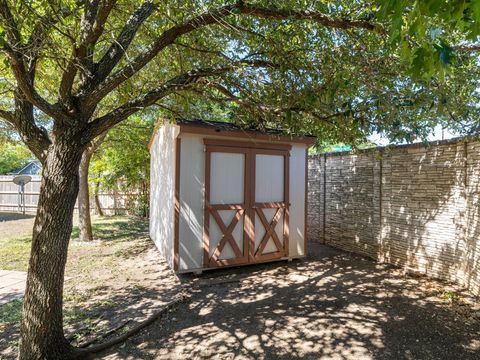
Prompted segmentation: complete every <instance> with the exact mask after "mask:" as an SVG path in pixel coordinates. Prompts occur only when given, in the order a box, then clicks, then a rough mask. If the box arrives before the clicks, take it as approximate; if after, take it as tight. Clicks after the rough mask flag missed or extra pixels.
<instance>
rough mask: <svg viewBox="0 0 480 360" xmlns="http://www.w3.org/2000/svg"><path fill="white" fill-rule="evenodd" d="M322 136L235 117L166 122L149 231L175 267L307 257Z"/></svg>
mask: <svg viewBox="0 0 480 360" xmlns="http://www.w3.org/2000/svg"><path fill="white" fill-rule="evenodd" d="M314 141H315V138H313V137H310V136H291V135H286V134H285V133H282V132H279V131H275V130H269V131H264V132H260V131H254V130H245V129H242V128H240V127H238V126H235V125H233V124H230V123H222V122H206V121H200V120H189V121H187V120H182V121H178V122H177V123H176V124H169V123H159V125H158V126H157V128H156V129H155V131H154V134H153V136H152V140H151V141H150V154H151V180H150V181H151V182H150V184H151V185H150V236H151V238H152V239H153V241H154V242H155V244H156V246H157V247H158V249H159V250H160V253H161V254H162V255H163V256H164V257H165V258H166V260H167V261H168V263H169V264H170V266H171V267H172V268H173V269H174V270H175V271H176V272H200V271H202V270H205V269H211V268H218V267H223V266H232V265H246V264H252V263H260V262H266V261H274V260H282V259H293V258H301V257H304V256H305V252H306V226H307V225H306V215H307V214H306V208H307V154H308V147H309V146H310V145H312V144H313V143H314Z"/></svg>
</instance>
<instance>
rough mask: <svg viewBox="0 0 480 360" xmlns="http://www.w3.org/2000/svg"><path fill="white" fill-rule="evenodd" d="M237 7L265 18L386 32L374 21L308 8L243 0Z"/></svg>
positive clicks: (380, 32) (248, 13) (379, 32)
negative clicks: (300, 8)
mask: <svg viewBox="0 0 480 360" xmlns="http://www.w3.org/2000/svg"><path fill="white" fill-rule="evenodd" d="M237 8H238V10H239V11H240V13H242V14H244V15H249V16H255V17H259V18H264V19H277V20H285V19H296V20H311V21H314V22H316V23H318V24H321V25H323V26H325V27H330V28H335V29H343V30H347V29H365V30H368V31H372V32H375V33H377V34H386V32H385V29H383V27H382V26H381V25H380V24H376V23H372V22H370V21H366V20H352V19H348V18H336V17H331V16H328V15H325V14H323V13H321V12H318V11H308V10H290V9H280V8H276V7H261V6H256V5H251V4H248V3H246V2H245V1H243V0H240V1H239V2H238V3H237Z"/></svg>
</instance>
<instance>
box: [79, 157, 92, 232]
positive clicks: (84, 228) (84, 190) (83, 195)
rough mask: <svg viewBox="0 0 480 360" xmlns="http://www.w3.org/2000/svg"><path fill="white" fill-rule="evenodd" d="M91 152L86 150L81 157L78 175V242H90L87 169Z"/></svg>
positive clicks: (90, 222)
mask: <svg viewBox="0 0 480 360" xmlns="http://www.w3.org/2000/svg"><path fill="white" fill-rule="evenodd" d="M92 155H93V151H91V149H90V148H87V149H86V150H85V151H84V152H83V155H82V160H81V161H80V167H79V171H78V175H79V190H78V229H79V240H80V241H92V240H93V231H92V219H91V216H90V194H89V190H88V168H89V167H90V160H91V158H92Z"/></svg>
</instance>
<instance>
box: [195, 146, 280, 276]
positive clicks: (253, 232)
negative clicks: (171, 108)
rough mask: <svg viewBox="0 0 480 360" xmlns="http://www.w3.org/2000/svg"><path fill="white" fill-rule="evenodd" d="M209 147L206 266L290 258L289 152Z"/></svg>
mask: <svg viewBox="0 0 480 360" xmlns="http://www.w3.org/2000/svg"><path fill="white" fill-rule="evenodd" d="M205 143H206V164H205V165H206V166H205V213H204V244H203V247H204V266H205V267H219V266H230V265H240V264H248V263H255V262H263V261H270V260H275V259H280V258H283V257H286V256H288V209H289V198H288V188H289V165H288V162H289V154H290V152H289V148H290V147H289V146H285V145H283V146H282V145H279V146H278V147H275V146H272V145H271V144H267V145H265V146H264V147H262V146H261V145H260V146H259V147H251V145H250V144H242V143H238V144H237V143H232V142H229V143H222V142H218V141H215V140H210V141H209V140H205ZM247 146H248V147H247Z"/></svg>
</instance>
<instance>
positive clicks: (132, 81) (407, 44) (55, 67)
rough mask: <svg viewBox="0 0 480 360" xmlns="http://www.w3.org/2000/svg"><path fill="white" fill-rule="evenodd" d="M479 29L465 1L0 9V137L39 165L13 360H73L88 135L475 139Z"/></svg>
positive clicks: (4, 0) (56, 0) (100, 2)
mask: <svg viewBox="0 0 480 360" xmlns="http://www.w3.org/2000/svg"><path fill="white" fill-rule="evenodd" d="M479 20H480V10H479V2H478V1H477V0H462V1H449V0H419V1H416V2H413V3H412V2H410V1H407V0H399V1H397V0H383V1H381V0H366V1H361V0H340V1H329V0H318V1H306V0H282V1H280V0H274V1H266V0H250V1H246V0H232V1H220V0H202V1H199V0H182V1H180V0H169V1H162V2H160V1H151V0H49V1H47V0H23V1H16V0H0V75H1V76H0V94H1V97H0V118H1V119H2V121H3V122H6V123H7V127H6V128H5V127H3V125H2V128H5V129H14V130H15V131H16V132H17V133H18V134H19V136H20V137H21V139H22V140H23V141H24V142H25V144H26V145H27V146H28V147H29V149H30V150H31V151H32V153H34V154H35V156H36V157H37V158H38V159H40V161H41V162H42V163H43V178H42V186H41V190H40V197H39V205H38V213H37V216H36V219H35V226H34V230H33V236H32V255H31V258H30V263H29V271H28V276H27V285H26V292H25V301H24V307H23V318H22V326H21V334H22V335H21V343H20V347H19V348H20V351H19V354H20V355H19V358H20V359H31V358H58V359H65V358H68V359H72V358H82V355H83V353H82V351H80V350H78V349H73V348H72V346H71V345H70V344H69V342H68V341H67V340H66V339H65V337H64V335H63V330H62V324H63V319H62V290H63V286H62V284H63V274H64V269H65V263H66V258H67V252H68V243H69V239H70V233H71V230H72V215H73V210H74V206H75V199H76V197H77V194H78V188H79V181H78V169H79V165H80V163H81V159H82V154H83V152H84V151H85V149H87V148H88V147H89V146H91V143H92V141H94V140H95V139H96V138H99V137H102V136H104V135H105V134H106V132H108V131H109V130H110V129H112V128H113V127H115V126H116V125H118V124H120V123H121V122H122V121H124V120H126V119H127V118H128V117H129V116H131V115H133V114H139V113H141V112H142V111H144V109H147V108H153V109H155V108H156V109H161V110H162V111H164V112H166V113H168V114H171V115H169V116H171V117H178V116H185V115H186V114H189V113H192V109H193V110H195V109H199V110H203V111H204V112H208V111H207V109H212V110H215V111H218V114H225V115H226V116H227V117H228V119H231V120H232V121H235V122H238V123H240V124H247V123H248V124H249V125H252V124H253V125H255V126H257V127H258V128H262V127H272V126H273V127H283V128H284V129H286V130H287V131H291V132H296V133H298V132H309V133H313V134H316V135H318V136H319V137H320V138H321V139H322V140H323V141H332V142H333V141H335V142H343V143H348V144H353V143H357V142H359V141H364V139H365V137H366V136H367V135H368V134H369V133H372V132H383V133H386V134H387V135H388V136H389V137H390V138H391V139H393V140H400V139H407V140H409V139H413V138H418V137H424V136H425V135H426V133H428V131H429V130H430V129H431V128H433V126H434V125H436V124H438V123H442V124H444V125H445V126H449V127H454V128H458V129H459V130H461V131H462V132H464V133H475V132H476V131H477V128H478V118H479V117H478V115H479V114H478V112H479V105H478V104H479V91H478V89H479V81H480V80H479V79H480V76H479V59H478V56H477V51H478V50H479V48H480V46H479V39H478V36H479V31H480V30H479V23H480V22H479ZM200 99H201V100H200ZM209 103H212V104H213V103H215V104H217V105H215V106H213V105H206V104H209ZM85 351H87V352H92V351H94V350H93V349H91V348H90V349H88V350H85ZM97 351H98V348H97Z"/></svg>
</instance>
